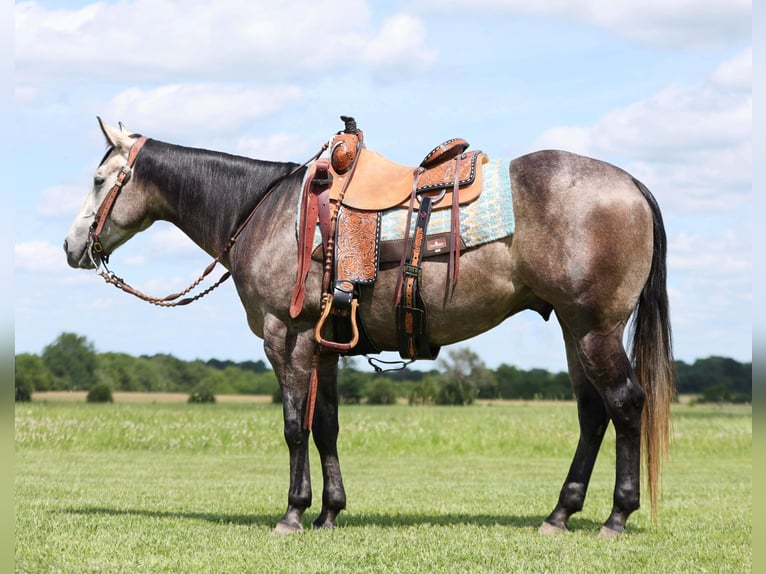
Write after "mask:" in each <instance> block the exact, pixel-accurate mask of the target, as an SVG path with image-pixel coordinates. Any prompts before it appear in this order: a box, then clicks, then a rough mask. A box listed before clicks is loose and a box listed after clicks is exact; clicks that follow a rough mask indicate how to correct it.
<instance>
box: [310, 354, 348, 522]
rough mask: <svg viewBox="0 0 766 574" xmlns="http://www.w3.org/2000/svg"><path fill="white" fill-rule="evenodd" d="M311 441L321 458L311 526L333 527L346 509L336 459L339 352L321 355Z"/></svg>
mask: <svg viewBox="0 0 766 574" xmlns="http://www.w3.org/2000/svg"><path fill="white" fill-rule="evenodd" d="M312 430H313V433H314V443H315V444H316V447H317V450H318V451H319V457H320V459H321V461H322V478H323V479H324V488H323V490H322V511H321V512H320V514H319V516H318V517H317V519H316V520H315V521H314V528H334V527H335V519H336V518H337V516H338V513H340V511H341V510H343V509H344V508H346V491H345V489H344V488H343V478H342V476H341V472H340V462H339V460H338V446H337V444H338V355H337V354H335V353H332V354H328V355H325V354H322V355H321V356H320V361H319V385H318V392H317V403H316V411H315V414H314V422H313V429H312Z"/></svg>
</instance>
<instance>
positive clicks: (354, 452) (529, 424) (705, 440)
mask: <svg viewBox="0 0 766 574" xmlns="http://www.w3.org/2000/svg"><path fill="white" fill-rule="evenodd" d="M576 420H577V415H576V408H575V406H574V404H573V403H497V404H491V405H486V404H485V405H474V406H470V407H459V408H446V407H409V406H406V405H397V406H391V407H372V406H348V407H343V408H342V409H341V438H340V444H339V450H340V454H341V465H342V468H343V471H344V478H345V484H346V491H347V493H348V498H349V507H348V510H347V511H346V512H344V513H343V514H342V515H341V517H340V519H339V528H338V529H337V530H335V531H317V532H312V531H307V532H305V533H303V534H300V535H297V536H291V537H278V536H272V535H271V534H270V533H271V529H272V528H273V527H274V525H275V524H276V522H277V520H278V519H279V517H280V515H281V513H282V512H283V510H284V508H285V505H286V498H287V485H288V457H287V448H286V447H285V446H284V443H283V440H282V421H281V409H280V407H278V406H276V405H271V404H264V403H252V404H246V403H218V404H215V405H187V404H184V403H165V402H156V403H153V402H137V403H127V402H117V403H115V404H106V405H93V404H85V403H80V402H71V401H70V402H59V401H53V400H51V401H48V402H34V403H31V404H19V405H17V406H16V553H15V559H16V571H17V572H29V573H35V574H36V573H42V572H63V573H69V572H109V573H116V572H125V573H131V574H136V573H143V572H146V573H158V572H179V573H193V572H216V573H217V572H227V573H228V572H231V573H244V572H253V573H271V572H300V573H301V574H307V573H315V572H375V573H380V572H397V573H405V572H578V573H579V572H582V573H588V574H590V573H595V572H652V573H657V572H716V573H718V572H745V571H751V569H752V544H751V519H752V455H751V449H752V410H751V409H750V407H717V406H701V405H697V406H688V405H683V406H681V405H679V406H676V407H675V408H674V436H675V440H674V443H673V448H672V456H671V460H670V461H669V462H668V464H667V465H666V469H665V474H664V478H663V496H662V502H661V510H660V516H659V520H658V522H657V523H656V524H653V523H652V522H651V520H650V518H649V513H648V510H645V509H642V510H640V511H639V512H637V513H635V514H634V515H633V517H632V518H631V520H630V522H629V524H628V530H627V531H626V533H625V534H624V535H623V536H622V537H620V538H619V539H617V540H605V539H600V538H597V536H596V535H597V533H598V531H599V529H600V526H601V522H602V521H603V520H605V519H606V516H607V515H608V514H609V509H610V506H611V490H612V485H613V465H614V453H613V450H614V442H613V433H610V434H608V436H607V440H606V442H605V444H604V448H603V449H602V454H601V457H600V458H599V461H598V463H597V466H596V470H595V473H594V477H593V480H592V483H591V488H590V493H589V497H588V500H587V501H586V505H585V509H584V510H583V512H582V513H580V514H579V515H577V517H575V518H573V519H572V521H571V523H570V526H571V528H572V532H571V533H570V534H567V535H563V536H555V537H543V536H540V535H538V534H537V528H538V526H539V525H540V523H541V522H542V520H543V518H544V516H545V515H547V513H548V512H549V511H550V510H551V509H552V507H553V505H554V504H555V501H556V497H557V495H558V489H559V488H560V486H561V482H562V480H563V479H564V476H565V475H566V472H567V469H568V466H569V462H570V459H571V455H572V453H573V451H574V446H575V444H576V441H577V428H576V427H577V423H576ZM312 457H313V458H312V462H313V468H312V474H313V484H314V497H315V500H316V502H315V508H312V509H310V510H309V512H307V515H306V517H305V521H306V524H307V525H308V523H309V521H310V520H311V519H313V518H314V516H315V514H316V512H317V511H318V501H319V498H320V495H321V473H320V472H319V464H318V456H317V455H316V452H315V451H314V450H312Z"/></svg>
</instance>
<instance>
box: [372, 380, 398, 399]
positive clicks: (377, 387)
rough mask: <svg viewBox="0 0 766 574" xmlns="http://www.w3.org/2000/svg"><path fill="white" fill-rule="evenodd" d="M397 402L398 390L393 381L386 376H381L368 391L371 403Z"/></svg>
mask: <svg viewBox="0 0 766 574" xmlns="http://www.w3.org/2000/svg"><path fill="white" fill-rule="evenodd" d="M395 403H396V390H395V389H394V385H393V383H392V382H391V381H390V380H388V379H387V378H385V377H381V378H379V379H377V380H376V381H375V383H373V385H372V388H371V389H370V390H369V391H367V404H369V405H393V404H395Z"/></svg>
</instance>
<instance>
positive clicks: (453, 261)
mask: <svg viewBox="0 0 766 574" xmlns="http://www.w3.org/2000/svg"><path fill="white" fill-rule="evenodd" d="M460 159H461V156H460V155H458V156H457V157H455V182H454V184H453V186H452V219H451V221H450V249H449V268H448V269H449V270H448V280H449V284H450V287H451V289H452V290H454V289H455V286H456V285H457V276H458V272H459V271H460V203H459V201H458V189H459V187H460Z"/></svg>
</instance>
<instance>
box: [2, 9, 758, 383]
mask: <svg viewBox="0 0 766 574" xmlns="http://www.w3.org/2000/svg"><path fill="white" fill-rule="evenodd" d="M14 63H15V140H14V142H13V149H12V153H13V154H14V155H13V163H12V167H13V169H14V172H15V174H14V175H15V182H14V183H15V201H16V204H15V221H14V222H13V223H14V229H15V241H14V256H15V257H14V259H15V263H14V275H15V294H14V332H15V351H16V353H25V352H27V353H41V352H42V350H43V349H44V347H45V346H46V345H48V344H50V343H51V342H53V341H54V340H55V338H56V337H57V336H58V335H59V334H61V333H62V332H74V333H77V334H79V335H84V336H85V337H87V339H88V340H89V341H90V342H92V343H93V345H94V346H95V348H96V350H98V351H99V352H106V351H118V352H125V353H130V354H133V355H141V354H149V355H151V354H155V353H169V354H172V355H175V356H176V357H179V358H182V359H186V360H191V359H203V360H207V359H210V358H218V359H230V360H234V361H245V360H259V359H263V360H265V355H264V352H263V348H262V342H261V341H260V340H259V339H258V338H256V337H255V336H254V335H252V334H251V333H250V331H249V329H248V327H247V323H246V320H245V314H244V311H243V309H242V307H241V304H240V303H239V300H238V298H237V296H236V294H235V291H234V287H233V285H232V284H228V283H227V284H225V285H224V286H223V287H221V288H220V289H218V291H216V292H214V293H213V294H211V295H209V296H208V297H206V298H205V299H202V300H201V301H198V302H196V303H194V304H193V305H190V306H187V307H181V308H176V309H162V308H158V307H154V306H151V305H148V304H147V303H144V302H143V301H140V300H138V299H135V298H132V297H130V296H129V295H126V294H124V293H122V292H120V291H118V290H116V289H114V288H113V287H111V286H108V285H105V284H104V282H103V280H102V279H101V278H100V277H98V276H97V275H96V274H95V273H94V272H93V271H84V270H75V269H71V268H69V267H68V266H67V264H66V258H65V255H64V251H63V248H62V244H63V240H64V237H65V235H66V233H67V231H68V229H69V226H70V224H71V222H72V219H73V217H74V215H75V213H76V212H77V210H78V209H79V207H80V205H81V203H82V202H83V200H84V199H85V196H86V194H87V193H88V191H89V186H90V183H91V181H92V177H93V173H94V171H95V169H96V167H97V165H98V162H99V161H100V159H101V157H102V155H103V152H104V147H105V143H104V138H103V136H102V134H101V131H100V130H99V127H98V123H97V120H96V117H97V116H100V117H101V118H103V119H104V121H106V122H107V123H109V124H112V125H116V124H117V123H118V122H122V123H124V124H125V125H126V126H127V127H128V128H129V129H131V130H133V131H135V132H139V133H142V134H144V135H146V136H149V137H152V138H155V139H159V140H163V141H166V142H172V143H177V144H181V145H187V146H193V147H204V148H208V149H214V150H220V151H225V152H229V153H234V154H240V155H246V156H249V157H253V158H258V159H266V160H278V161H297V162H302V161H303V160H305V159H307V158H308V157H310V156H311V155H313V153H314V152H315V151H316V150H318V149H319V147H320V146H321V145H322V144H323V143H324V142H325V141H327V140H328V139H329V137H331V135H332V134H333V133H335V132H336V131H338V130H339V129H341V128H342V124H341V122H340V120H339V116H340V115H351V116H354V117H355V118H356V119H357V122H358V124H359V127H360V128H362V129H363V130H364V132H365V142H366V143H367V146H368V147H369V148H371V149H374V150H376V151H378V152H380V153H382V154H384V155H386V156H388V157H390V158H391V159H393V160H395V161H398V162H400V163H404V164H408V165H415V164H417V163H419V161H420V159H422V157H423V156H424V155H425V153H426V152H427V151H429V150H430V149H431V148H433V147H434V146H435V145H436V144H437V143H439V142H441V141H444V140H446V139H449V138H452V137H463V138H466V139H467V140H468V141H469V142H470V143H471V147H472V148H473V149H481V150H483V151H484V152H486V153H487V154H488V155H489V156H490V157H499V158H505V159H508V160H510V159H512V158H514V157H517V156H519V155H523V154H525V153H528V152H531V151H535V150H538V149H545V148H557V149H565V150H568V151H572V152H576V153H581V154H584V155H588V156H591V157H596V158H598V159H602V160H605V161H608V162H610V163H614V164H615V165H618V166H619V167H621V168H623V169H626V170H627V171H629V172H630V173H632V174H633V175H634V176H635V177H637V178H638V179H640V180H641V181H642V182H643V183H645V184H646V185H647V186H648V187H649V188H650V189H651V190H652V192H653V193H654V195H655V196H656V198H657V200H658V202H659V204H660V207H661V209H662V212H663V217H664V221H665V226H666V230H667V234H668V291H669V297H670V307H671V320H672V325H673V333H674V350H675V355H676V358H677V359H680V360H683V361H686V362H688V363H692V362H694V361H695V360H697V359H701V358H707V357H709V356H713V355H716V356H724V357H731V358H734V359H736V360H738V361H742V362H746V361H751V360H752V316H753V312H752V308H753V299H752V272H753V265H752V240H753V220H752V219H753V218H752V214H753V209H754V207H753V193H752V172H753V166H752V131H753V130H752V88H751V77H752V8H751V3H750V2H749V1H742V0H695V1H692V0H640V1H639V0H622V1H620V2H613V1H611V0H582V1H577V2H575V1H572V2H561V1H560V0H538V1H537V2H528V1H525V2H522V1H520V0H438V1H435V0H412V1H403V0H402V1H394V2H385V3H383V2H372V1H361V0H359V1H352V0H296V1H286V2H262V1H260V0H215V1H198V0H181V1H176V0H120V1H112V0H109V1H101V2H78V1H65V0H51V1H40V2H16V4H15V62H14ZM756 169H758V168H756ZM208 263H209V258H208V256H207V255H206V254H205V253H203V252H202V251H201V250H200V249H199V248H197V247H196V246H195V245H194V244H192V243H191V242H190V241H189V240H188V239H187V238H186V237H185V236H183V234H181V233H180V232H179V231H178V230H176V229H175V228H173V227H171V226H169V225H168V224H165V223H157V224H155V225H154V226H152V227H151V228H150V229H149V230H147V231H145V232H143V233H142V234H140V235H138V236H136V237H135V238H133V239H132V240H131V241H130V242H129V243H128V244H126V245H125V246H123V247H122V248H120V249H119V250H118V251H117V252H116V253H114V254H113V255H112V258H111V265H110V267H111V268H112V269H113V270H115V271H116V272H117V273H118V274H119V275H120V276H122V277H124V278H125V279H126V280H127V281H128V282H129V283H131V284H133V285H135V286H136V287H138V288H139V289H141V290H142V291H145V292H148V293H150V294H153V295H157V296H160V295H165V294H167V293H170V292H173V291H174V290H178V289H179V288H182V287H184V286H186V285H187V284H188V283H190V282H191V280H193V279H194V278H196V277H197V276H198V275H199V273H200V272H201V271H202V269H204V267H206V266H207V264H208ZM456 347H468V348H470V349H471V350H473V351H474V352H476V353H478V354H479V355H480V357H481V358H482V359H483V360H484V362H485V364H486V365H487V366H488V367H490V368H496V367H497V366H499V365H500V364H503V363H505V364H509V365H515V366H517V367H520V368H523V369H532V368H543V369H548V370H550V371H553V372H557V371H563V370H566V361H565V356H564V348H563V342H562V340H561V333H560V329H559V327H558V325H557V323H556V321H555V318H552V319H551V320H550V321H549V322H544V321H543V320H542V319H541V318H540V317H539V316H538V315H537V314H535V313H533V312H525V313H521V314H519V315H516V316H514V317H512V318H510V319H508V320H506V321H505V322H504V323H503V324H502V325H500V326H498V327H496V328H495V329H493V330H491V331H489V332H488V333H485V334H483V335H481V336H479V337H476V338H474V339H470V340H468V341H465V342H463V343H460V344H458V345H456ZM386 355H388V354H386ZM386 355H384V358H386V359H391V358H396V355H395V354H390V355H389V356H386ZM415 367H416V368H422V369H426V370H427V369H430V368H432V367H433V364H432V363H430V362H427V361H426V362H418V363H416V365H415Z"/></svg>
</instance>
